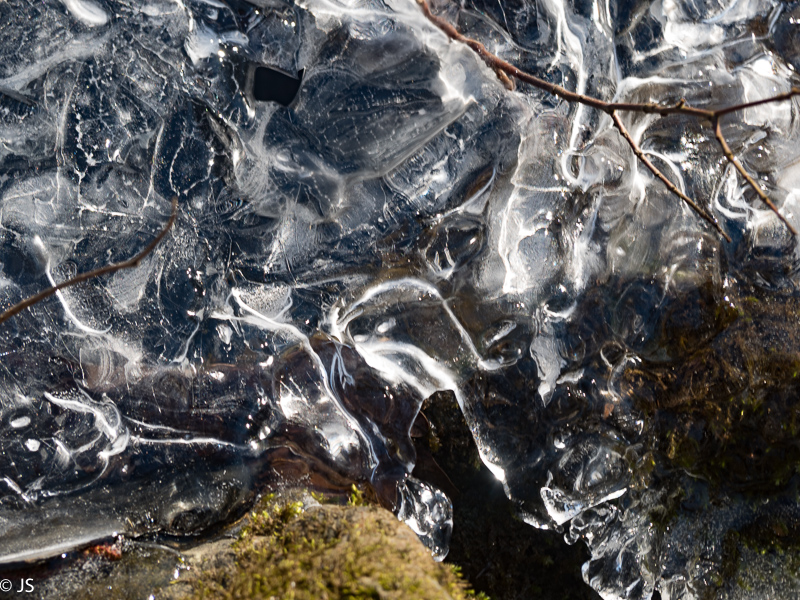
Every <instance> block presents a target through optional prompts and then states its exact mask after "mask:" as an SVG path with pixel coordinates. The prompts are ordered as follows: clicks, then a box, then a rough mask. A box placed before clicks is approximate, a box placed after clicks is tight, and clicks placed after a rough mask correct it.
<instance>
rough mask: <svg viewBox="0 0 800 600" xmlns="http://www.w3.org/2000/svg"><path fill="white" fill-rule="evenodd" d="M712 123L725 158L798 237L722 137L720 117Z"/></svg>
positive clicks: (715, 118)
mask: <svg viewBox="0 0 800 600" xmlns="http://www.w3.org/2000/svg"><path fill="white" fill-rule="evenodd" d="M711 123H712V125H713V126H714V136H715V137H716V138H717V141H718V142H719V145H720V147H721V148H722V153H723V154H724V155H725V158H727V159H728V162H729V163H731V164H732V165H733V167H734V168H735V169H736V170H737V171H739V175H741V176H742V177H743V178H744V180H745V181H746V182H747V183H748V184H749V185H750V187H751V188H753V191H754V192H755V193H756V194H758V197H759V198H761V201H762V202H763V203H764V204H766V205H767V206H769V207H770V209H772V212H774V213H775V214H776V215H778V218H779V219H780V220H781V221H783V223H784V225H786V227H787V228H788V229H789V231H791V232H792V235H797V230H796V229H795V228H794V227H792V224H791V223H789V221H787V220H786V217H784V216H783V215H782V214H781V213H780V212H779V211H778V207H777V206H775V204H773V202H772V200H770V198H769V196H767V194H766V192H764V190H763V189H761V186H760V185H758V183H757V182H756V180H755V179H753V177H752V176H751V175H750V173H748V172H747V170H746V169H745V168H744V167H743V166H742V163H740V162H739V161H738V160H737V158H736V157H735V156H734V155H733V152H732V151H731V147H730V146H729V145H728V141H727V140H726V139H725V136H724V135H722V129H721V128H720V125H719V117H714V119H713V120H712V121H711Z"/></svg>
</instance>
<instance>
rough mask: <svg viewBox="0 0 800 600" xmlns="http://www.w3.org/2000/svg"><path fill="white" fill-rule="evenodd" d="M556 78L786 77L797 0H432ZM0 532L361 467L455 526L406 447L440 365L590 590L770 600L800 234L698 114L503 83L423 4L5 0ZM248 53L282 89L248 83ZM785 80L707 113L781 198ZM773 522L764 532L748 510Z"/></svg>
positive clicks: (683, 83)
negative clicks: (117, 266) (151, 245)
mask: <svg viewBox="0 0 800 600" xmlns="http://www.w3.org/2000/svg"><path fill="white" fill-rule="evenodd" d="M433 8H434V10H435V11H437V12H438V13H439V14H442V15H444V16H446V17H447V18H448V19H449V20H450V21H451V22H452V23H455V24H457V25H458V27H459V28H460V29H461V30H462V31H465V32H467V33H468V34H469V35H471V36H473V37H475V38H477V39H480V40H481V41H482V42H483V43H485V44H486V45H487V47H489V48H490V49H491V50H492V51H493V52H496V53H497V54H498V55H499V56H501V57H503V58H504V59H506V60H509V61H511V62H513V63H515V64H518V65H520V66H522V67H524V68H526V69H528V70H530V71H532V72H534V73H536V74H539V75H541V76H542V77H545V78H547V79H549V80H551V81H554V82H556V83H559V84H562V85H564V86H566V87H568V88H570V89H573V90H576V91H579V92H582V93H587V94H591V95H594V96H597V97H601V98H605V99H612V98H616V99H618V100H624V101H630V102H650V101H659V102H665V103H667V102H669V103H674V102H676V101H677V100H679V99H680V98H686V99H687V101H689V102H690V103H691V104H694V105H698V106H708V107H714V106H723V105H730V104H736V103H741V102H747V101H751V100H755V99H758V98H762V97H765V96H768V95H772V94H776V93H781V92H785V91H787V90H788V89H789V88H790V87H791V85H793V84H794V85H797V84H798V79H797V76H796V75H795V69H796V68H798V67H800V42H798V39H800V37H799V36H798V33H800V32H798V28H800V4H799V3H793V2H779V1H777V0H776V1H772V0H731V1H708V2H703V1H689V0H686V1H681V0H660V1H658V2H652V3H651V2H636V1H633V0H631V1H627V0H626V1H622V0H620V1H618V2H615V1H613V0H607V1H606V2H601V1H597V2H593V1H587V2H583V1H575V2H569V1H560V0H543V1H542V2H532V1H529V0H514V1H504V0H501V1H500V2H496V1H491V2H490V1H486V2H483V0H469V1H467V2H464V3H462V4H459V3H455V2H446V1H439V2H436V3H435V4H434V7H433ZM0 40H2V42H0V243H2V252H1V253H0V260H1V261H2V274H1V278H0V282H2V284H1V285H0V294H1V295H2V302H3V303H4V304H5V305H10V304H11V303H13V302H15V301H18V300H19V299H21V298H24V297H26V296H28V295H31V294H33V293H35V292H36V291H38V290H40V289H42V288H43V287H46V286H48V285H50V284H52V283H53V282H58V281H63V280H65V279H66V278H68V277H70V276H72V275H73V274H75V273H79V272H84V271H87V270H90V269H92V268H96V267H98V266H101V265H103V264H106V263H109V262H115V261H120V260H124V259H126V258H128V257H130V256H132V255H133V254H135V253H136V252H138V251H140V250H141V249H142V248H143V247H144V246H145V245H146V244H147V243H148V242H149V240H150V239H152V237H153V236H154V235H155V233H156V232H157V231H158V230H159V228H160V227H161V226H162V224H163V223H164V222H165V220H166V218H167V216H168V213H169V207H170V200H171V198H172V197H175V196H176V197H177V198H178V200H179V204H180V213H179V217H178V220H177V222H176V224H175V226H174V228H173V229H172V231H171V232H170V234H169V235H168V236H167V238H166V239H165V240H164V241H163V243H162V244H161V245H159V246H158V247H157V248H156V250H155V251H154V252H153V253H152V254H151V255H150V256H148V257H147V259H146V260H145V261H144V262H143V263H142V265H141V266H140V267H139V268H138V269H136V270H131V271H121V272H118V273H116V274H114V275H111V276H108V277H105V278H100V279H96V280H92V281H90V282H88V283H85V284H82V285H80V286H76V287H73V288H69V289H66V290H64V291H63V292H62V293H60V294H59V295H57V296H54V297H52V298H51V299H49V300H47V301H45V302H43V303H41V304H39V305H37V306H35V307H33V308H32V309H31V310H29V311H27V312H25V313H23V314H21V315H19V316H18V317H16V318H15V319H13V320H11V321H9V322H7V323H5V324H3V325H2V326H1V327H0V352H2V362H1V363H0V538H1V539H2V543H0V562H2V563H13V562H17V561H20V560H25V559H37V558H45V557H49V556H53V555H56V554H59V553H61V552H64V551H67V550H70V549H73V548H76V547H79V546H80V545H81V544H86V543H89V542H91V541H93V540H98V539H102V538H104V537H106V536H109V535H111V534H114V533H123V534H126V535H130V536H136V535H142V534H146V533H153V532H160V533H164V534H170V535H195V534H198V533H202V532H204V531H208V530H211V529H213V527H214V526H216V525H218V524H219V523H222V522H225V521H226V519H230V518H232V517H234V516H236V515H237V514H240V513H241V511H242V510H245V509H246V508H247V506H249V503H250V502H251V501H252V499H253V496H254V494H256V493H258V492H259V491H260V490H263V489H265V488H266V487H269V486H271V485H277V484H278V483H280V482H283V481H289V482H296V483H302V484H305V485H311V486H314V487H316V488H318V489H323V490H325V489H331V490H346V489H348V488H349V486H350V485H351V484H352V483H353V482H357V483H359V484H368V485H369V486H371V487H372V488H373V489H374V490H375V493H376V495H377V497H378V498H379V499H380V500H381V501H382V502H383V503H384V504H386V505H390V506H394V508H395V510H396V512H397V513H398V515H399V516H400V517H401V518H402V519H404V520H405V521H406V522H408V523H409V524H410V525H411V526H412V527H413V528H414V529H415V531H417V532H418V533H419V535H420V536H421V538H422V539H423V540H424V541H425V543H426V544H427V545H428V546H429V547H430V548H431V549H432V551H433V552H434V554H435V555H437V556H443V555H444V554H445V553H446V551H447V540H448V537H449V531H450V527H451V523H452V521H451V510H450V504H449V500H448V499H447V498H446V496H445V495H444V494H443V493H441V492H440V491H439V490H437V489H436V488H434V487H432V486H431V485H429V484H428V483H425V482H423V481H419V480H416V479H414V478H412V477H410V475H409V473H410V471H411V469H412V468H413V465H414V461H415V452H414V447H413V444H412V442H411V439H410V436H409V431H410V429H411V426H412V424H413V422H414V420H415V418H416V416H417V413H418V411H419V409H420V406H421V404H422V402H423V400H425V399H426V398H428V397H429V396H430V395H431V394H433V393H434V392H436V391H438V390H452V391H453V392H454V393H455V395H456V398H457V400H458V403H459V405H460V407H461V409H462V410H463V412H464V415H465V416H466V418H467V421H468V423H469V426H470V428H471V430H472V432H473V434H474V437H475V440H476V442H477V444H478V447H479V449H480V452H481V455H482V457H483V459H484V461H485V462H486V464H487V466H489V468H490V469H491V470H492V471H493V472H494V473H495V474H496V476H497V477H498V479H500V480H501V481H503V483H504V486H505V489H506V492H507V494H508V496H509V497H510V498H511V499H512V500H513V501H514V502H515V503H516V504H517V506H518V508H519V511H520V514H521V515H522V516H523V518H524V519H525V520H526V521H527V522H529V523H530V524H532V525H534V526H537V527H545V528H553V529H558V530H561V531H563V532H564V534H565V537H566V539H567V541H569V542H581V543H585V544H587V545H588V547H589V550H590V552H591V556H592V558H591V560H590V561H589V562H588V563H587V564H586V565H585V566H584V573H583V575H584V579H585V580H586V581H587V583H588V584H589V585H591V586H592V587H593V588H595V589H596V590H597V591H598V592H600V594H601V595H602V596H603V597H604V598H650V597H651V596H652V595H653V594H654V593H655V592H656V591H657V592H658V594H660V597H661V598H664V599H667V598H669V599H690V598H707V597H725V598H764V597H768V596H769V597H776V598H790V597H795V595H796V594H797V593H798V587H800V585H799V583H800V582H799V581H798V575H797V570H796V566H792V565H796V564H797V563H796V560H797V545H798V540H800V505H798V501H797V494H798V482H799V481H800V480H798V474H797V467H796V465H798V464H800V452H799V451H798V450H797V444H796V440H795V437H796V432H797V428H798V427H800V415H799V414H798V410H800V407H799V406H798V393H800V386H798V384H797V383H796V377H797V373H798V370H800V355H798V349H800V345H798V344H800V330H798V323H800V320H799V319H798V315H799V314H800V296H798V294H797V292H796V287H797V283H798V274H797V264H798V263H797V260H798V246H797V242H796V240H794V239H792V238H791V236H790V235H789V234H788V233H787V231H786V230H785V228H783V227H782V225H781V224H780V223H779V222H778V221H777V219H776V218H775V217H774V216H773V215H772V214H771V213H770V212H768V211H766V210H765V209H764V207H763V206H762V205H761V204H760V203H759V202H758V200H757V198H754V197H753V194H752V193H751V192H750V191H749V190H747V189H746V188H745V187H744V186H743V185H742V182H741V180H740V179H739V178H738V176H737V175H736V174H735V172H734V171H733V169H732V168H731V166H730V165H729V164H728V163H727V162H726V161H725V160H724V158H723V157H722V155H721V154H720V152H719V149H718V148H717V146H716V142H715V140H714V138H713V135H712V133H711V131H710V129H709V128H708V127H707V125H706V124H703V123H702V122H700V121H697V120H692V119H689V118H686V117H680V116H673V117H669V118H664V119H660V118H657V117H655V116H652V115H635V114H634V115H625V117H624V118H625V121H626V123H627V125H628V128H629V129H630V131H631V134H632V135H633V136H634V137H635V139H636V140H637V141H638V142H639V144H640V145H641V147H642V149H643V150H644V151H645V153H646V154H647V155H648V156H649V157H650V158H651V160H652V161H653V162H654V163H655V164H657V165H658V166H659V167H660V168H661V169H662V170H664V172H665V173H667V174H668V175H669V176H670V177H671V178H672V179H673V180H674V181H675V182H676V183H677V185H678V186H679V187H680V188H682V189H684V190H686V192H687V193H688V194H689V195H690V196H692V197H694V198H696V199H697V200H698V201H699V202H700V203H701V204H702V205H703V206H704V207H706V208H707V209H708V210H709V211H711V212H712V213H713V214H714V215H715V216H716V218H717V219H719V221H720V223H721V224H722V226H723V228H724V229H725V230H726V231H727V232H728V233H729V234H730V235H731V237H732V238H733V242H731V243H725V242H724V241H722V240H721V238H720V237H718V236H717V235H716V234H715V232H713V230H711V229H709V228H708V227H707V226H706V225H705V224H704V223H703V222H701V221H700V220H699V219H698V218H697V216H696V215H695V214H694V213H692V212H691V211H690V210H688V209H687V208H686V206H685V205H683V204H681V203H680V202H679V201H678V200H677V199H676V198H675V197H674V196H672V195H671V194H670V193H669V192H668V191H667V190H666V189H664V188H663V186H662V185H661V184H660V183H659V182H657V181H655V180H654V178H653V177H652V176H651V175H650V173H649V172H648V171H646V170H644V169H643V168H642V167H641V166H638V165H637V162H636V159H635V157H634V155H633V152H632V151H631V150H630V148H629V147H628V146H627V145H626V144H625V143H624V141H623V140H621V138H620V137H619V135H618V134H617V132H616V130H614V129H613V126H612V123H611V121H610V119H609V118H608V117H607V116H605V115H602V114H599V113H597V112H596V111H592V110H589V109H587V108H585V107H576V106H571V105H568V104H566V103H564V102H562V101H558V100H556V99H554V98H552V97H549V96H547V95H545V94H543V93H541V92H538V91H536V90H534V89H532V88H530V87H527V86H525V85H521V86H520V87H519V88H518V89H517V90H516V91H515V92H509V91H507V90H506V89H505V88H504V87H503V86H502V85H501V83H500V82H499V81H498V80H497V78H496V77H495V75H494V74H493V73H492V72H491V71H490V70H489V69H488V68H486V67H485V66H484V65H483V64H482V63H481V62H480V61H479V60H478V59H477V58H476V56H474V55H473V54H472V53H471V51H470V50H468V49H467V48H465V47H463V46H461V45H459V44H455V43H450V42H448V41H447V40H446V38H445V37H444V35H443V34H442V33H441V32H439V31H438V30H436V29H435V28H434V27H433V26H432V25H431V24H430V23H428V22H427V21H426V20H425V19H424V17H423V16H422V14H421V12H420V10H419V7H418V6H417V5H416V3H414V2H411V1H409V0H391V1H390V2H381V1H374V2H369V1H364V2H336V1H327V2H326V1H323V0H309V1H308V2H298V3H295V4H292V3H289V2H280V1H276V2H260V1H254V2H252V3H248V2H244V1H241V2H236V1H227V0H225V1H223V0H219V1H218V0H213V1H212V0H206V1H201V0H197V1H190V0H186V1H184V2H161V1H153V2H133V3H129V2H125V1H113V0H64V1H63V2H62V1H57V0H44V1H43V2H24V1H22V0H9V1H6V2H2V3H0ZM259 68H270V69H275V70H277V71H279V72H281V73H283V74H285V75H286V76H291V77H293V76H294V75H295V74H298V73H299V72H300V71H302V72H303V73H302V83H301V85H300V89H299V92H298V95H297V97H296V99H295V100H294V101H293V102H292V103H291V104H290V105H289V106H286V107H285V106H281V105H280V104H278V103H275V102H269V101H260V100H257V99H256V98H255V97H254V95H253V81H254V77H255V73H256V70H257V69H259ZM797 117H798V104H797V101H796V100H795V101H791V102H784V103H782V104H773V105H766V106H760V107H757V108H751V109H748V110H746V111H744V112H743V113H741V114H740V115H735V116H731V117H727V118H726V119H725V120H724V121H723V127H724V130H725V132H726V136H727V138H728V140H729V142H730V143H731V145H732V147H733V149H734V151H735V152H736V153H737V155H738V156H739V158H740V159H741V161H742V162H743V163H744V165H745V166H746V167H747V168H748V169H749V171H750V172H751V173H753V174H754V175H755V176H756V177H757V178H758V179H759V181H761V183H762V185H763V186H765V188H766V189H767V190H768V191H769V193H770V194H771V196H772V197H773V198H774V199H775V200H776V202H777V204H778V205H779V206H780V207H781V210H782V212H783V214H784V215H786V216H787V218H788V219H789V220H790V221H792V222H793V223H794V224H795V226H800V214H798V206H797V205H798V202H799V201H800V132H799V131H798V127H797ZM765 531H766V532H767V533H766V534H765V533H764V532H765Z"/></svg>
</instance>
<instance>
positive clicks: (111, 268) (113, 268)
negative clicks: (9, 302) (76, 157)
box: [0, 197, 178, 323]
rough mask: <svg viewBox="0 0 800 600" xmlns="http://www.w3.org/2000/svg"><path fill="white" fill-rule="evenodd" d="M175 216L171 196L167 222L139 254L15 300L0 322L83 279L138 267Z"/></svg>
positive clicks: (175, 207) (173, 220) (176, 200)
mask: <svg viewBox="0 0 800 600" xmlns="http://www.w3.org/2000/svg"><path fill="white" fill-rule="evenodd" d="M177 216H178V198H176V197H173V198H172V213H171V214H170V217H169V221H167V224H166V225H164V228H163V229H162V230H161V231H160V232H159V234H158V235H157V236H156V237H155V238H153V241H151V242H150V243H149V244H147V246H146V247H145V249H144V250H142V251H141V252H139V254H137V255H136V256H134V257H133V258H130V259H128V260H126V261H124V262H121V263H113V264H110V265H105V266H103V267H100V268H99V269H94V270H93V271H88V272H86V273H81V274H80V275H76V276H75V277H73V278H72V279H67V280H66V281H62V282H61V283H59V284H58V285H54V286H53V287H50V288H47V289H46V290H42V291H41V292H39V293H38V294H36V295H34V296H31V297H29V298H26V299H25V300H22V301H21V302H17V303H16V304H15V305H14V306H12V307H11V308H9V309H8V310H6V311H5V312H3V313H2V314H0V323H4V322H5V321H7V320H8V319H10V318H11V317H13V316H15V315H17V314H19V313H20V312H22V311H23V310H25V309H26V308H30V307H31V306H33V305H34V304H38V303H39V302H41V301H42V300H44V299H45V298H48V297H49V296H52V295H53V294H55V293H56V292H58V291H60V290H63V289H64V288H67V287H70V286H72V285H76V284H78V283H82V282H84V281H87V280H89V279H93V278H95V277H100V276H101V275H107V274H109V273H116V272H117V271H121V270H122V269H133V268H135V267H138V266H139V263H141V262H142V260H144V258H145V257H146V256H147V255H148V254H150V253H151V252H152V251H153V250H154V249H155V247H156V246H158V244H159V243H160V242H161V240H162V239H164V236H165V235H167V232H168V231H169V230H170V228H171V227H172V224H173V223H174V222H175V218H176V217H177Z"/></svg>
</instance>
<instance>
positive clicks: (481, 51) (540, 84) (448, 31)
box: [417, 0, 800, 241]
mask: <svg viewBox="0 0 800 600" xmlns="http://www.w3.org/2000/svg"><path fill="white" fill-rule="evenodd" d="M417 3H418V4H419V5H420V8H421V10H422V13H423V14H424V15H425V17H426V18H427V19H428V20H429V21H430V22H431V23H433V24H434V25H435V26H436V27H437V28H438V29H440V30H441V31H442V32H443V33H444V34H445V35H446V36H447V37H448V38H450V39H451V40H453V41H457V42H460V43H462V44H465V45H466V46H469V47H470V48H471V49H472V50H473V51H474V52H475V53H476V54H477V55H478V56H480V57H481V59H482V60H483V61H484V62H485V63H486V64H487V66H489V68H491V69H492V70H493V71H494V72H495V73H497V74H498V76H499V74H500V73H505V74H506V75H508V76H510V77H513V78H515V79H518V80H519V81H522V82H525V83H527V84H529V85H532V86H533V87H535V88H537V89H539V90H542V91H544V92H547V93H548V94H551V95H552V96H556V97H558V98H561V99H563V100H566V101H567V102H571V103H578V104H583V105H584V106H589V107H591V108H594V109H596V110H600V111H602V112H604V113H606V114H608V115H609V116H611V118H612V119H613V120H614V124H615V126H616V127H617V129H618V130H619V131H620V133H621V134H622V136H623V137H624V138H625V141H626V142H627V143H628V145H629V146H630V147H631V149H632V150H633V152H634V154H635V155H636V156H637V158H639V160H641V161H642V162H644V163H645V166H647V168H648V169H650V171H651V172H652V173H653V174H654V175H655V176H656V177H657V178H658V179H659V180H661V181H662V182H663V183H664V184H665V185H666V186H667V188H668V189H669V190H670V191H671V192H672V193H673V194H675V195H676V196H678V197H679V198H680V199H681V200H682V201H683V202H686V203H687V204H688V205H689V206H690V207H691V208H692V210H694V211H695V212H696V213H697V214H698V215H699V216H700V217H701V218H702V219H704V220H705V221H707V222H709V223H710V224H711V225H712V226H713V227H714V228H715V229H716V230H717V231H719V232H720V233H721V234H722V235H723V237H724V238H725V239H726V240H728V241H730V237H729V236H728V235H727V234H725V233H724V232H723V231H722V229H721V228H720V226H719V224H718V223H717V222H716V221H715V220H714V219H713V217H711V216H710V215H709V214H708V213H707V212H706V211H704V210H702V209H701V208H700V207H699V206H698V205H697V204H696V203H695V202H694V201H692V200H691V199H690V198H689V197H688V196H686V194H683V193H682V192H681V191H680V190H679V189H678V188H677V187H676V186H675V185H674V184H673V183H672V182H671V181H669V179H667V177H666V176H665V175H664V174H663V173H662V172H661V171H659V170H658V168H657V167H656V166H655V165H653V163H652V162H650V161H649V160H648V159H647V158H646V157H645V156H644V153H643V152H642V150H641V148H639V146H638V145H637V144H636V142H635V141H634V140H633V138H631V137H630V135H628V134H627V130H626V129H625V127H624V125H622V121H620V119H619V116H618V115H617V114H616V113H617V112H620V111H624V112H638V113H645V114H657V115H660V116H662V117H666V116H668V115H677V114H680V115H687V116H692V117H695V118H699V119H703V120H707V121H709V122H711V124H712V126H713V128H714V130H715V137H716V139H717V141H718V142H719V144H720V147H721V148H722V152H723V154H724V155H725V158H727V159H728V160H729V161H730V162H731V163H732V164H733V166H734V167H735V168H736V170H737V171H738V172H739V174H740V175H742V177H744V179H745V181H746V182H747V184H748V185H749V186H750V187H751V188H753V190H754V191H755V193H756V194H757V195H758V197H759V198H760V199H761V200H762V201H763V202H764V203H765V204H766V205H767V206H768V207H769V208H770V209H771V210H772V211H773V212H774V213H775V214H776V216H777V217H778V218H779V219H780V220H781V221H782V222H783V223H784V224H785V225H786V227H787V228H788V229H789V231H790V232H791V233H792V235H794V236H796V235H797V230H796V229H795V228H794V227H793V226H792V225H791V224H790V223H789V221H788V220H787V219H786V218H785V217H784V216H783V215H782V214H781V213H780V212H779V211H778V208H777V207H776V206H775V204H774V203H773V202H772V201H771V200H770V199H769V197H768V196H767V195H766V194H765V193H764V191H763V190H762V189H761V187H759V185H758V184H757V183H756V181H755V180H754V179H753V178H752V177H751V176H750V175H749V174H748V173H747V171H746V170H745V169H744V167H742V165H741V164H740V163H739V161H737V160H736V158H735V156H734V155H733V152H732V151H731V149H730V147H729V146H728V144H727V142H726V141H725V138H724V137H723V136H722V133H721V131H720V129H719V118H720V117H721V116H723V115H726V114H730V113H733V112H739V111H742V110H745V109H747V108H752V107H754V106H761V105H763V104H770V103H773V102H781V101H784V100H789V99H790V98H792V97H794V96H800V88H796V87H793V88H792V89H791V90H790V91H788V92H786V93H783V94H778V95H776V96H772V97H770V98H763V99H761V100H755V101H752V102H746V103H743V104H737V105H735V106H726V107H722V108H719V109H716V110H711V109H705V108H697V107H694V106H690V105H689V104H687V103H686V100H684V99H681V100H680V101H678V102H677V103H675V104H672V105H667V104H657V103H652V102H646V103H629V102H606V101H605V100H601V99H600V98H595V97H593V96H587V95H585V94H579V93H577V92H573V91H570V90H568V89H567V88H565V87H562V86H560V85H557V84H555V83H551V82H549V81H546V80H544V79H541V78H539V77H536V76H535V75H531V74H530V73H526V72H525V71H522V70H520V69H518V68H517V67H515V66H514V65H512V64H511V63H508V62H506V61H504V60H503V59H501V58H500V57H498V56H497V55H495V54H493V53H491V52H489V50H488V49H487V48H486V46H484V45H483V44H482V43H480V42H479V41H477V40H475V39H472V38H470V37H467V36H465V35H463V34H462V33H461V32H459V31H458V30H457V29H456V28H455V27H453V25H451V24H450V23H449V22H447V21H446V20H445V19H443V18H441V17H438V16H436V15H434V14H433V13H432V12H431V9H430V6H429V5H428V2H427V0H417ZM500 79H501V81H502V82H503V84H504V85H505V86H506V87H509V86H508V85H507V83H506V79H504V78H502V77H500Z"/></svg>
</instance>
